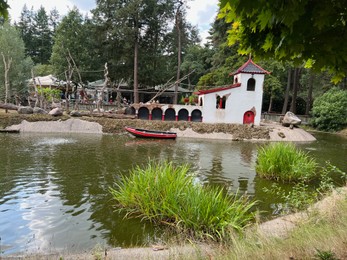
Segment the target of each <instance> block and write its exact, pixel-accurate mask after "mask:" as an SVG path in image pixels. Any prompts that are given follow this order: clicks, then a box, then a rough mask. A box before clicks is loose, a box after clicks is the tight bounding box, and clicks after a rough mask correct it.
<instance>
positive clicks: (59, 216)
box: [0, 134, 347, 254]
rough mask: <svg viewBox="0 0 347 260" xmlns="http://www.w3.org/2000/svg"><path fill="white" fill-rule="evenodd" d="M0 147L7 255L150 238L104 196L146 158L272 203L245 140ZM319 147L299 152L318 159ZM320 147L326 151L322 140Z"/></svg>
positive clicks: (120, 139) (99, 139) (43, 138)
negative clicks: (185, 166)
mask: <svg viewBox="0 0 347 260" xmlns="http://www.w3.org/2000/svg"><path fill="white" fill-rule="evenodd" d="M327 142H331V140H330V141H327ZM338 142H339V143H341V142H340V141H339V140H338ZM0 144H1V146H0V234H1V241H2V245H3V248H4V245H5V246H6V250H5V254H10V253H15V252H31V251H35V252H37V251H40V250H44V251H46V252H47V250H51V251H54V250H68V251H69V252H73V251H82V250H88V249H91V248H93V247H94V246H95V244H97V243H100V244H103V245H110V246H129V245H131V246H136V245H142V244H143V243H145V242H146V241H148V240H150V239H155V238H156V231H155V229H154V227H153V226H151V225H150V224H148V223H144V222H140V221H139V220H137V219H130V220H124V219H123V215H119V214H118V213H117V212H115V211H114V210H115V207H114V206H115V205H114V202H113V201H112V198H111V196H110V194H109V192H108V189H109V187H111V186H113V185H114V182H115V181H117V180H119V178H120V176H121V175H126V174H129V170H130V169H132V168H133V167H134V166H135V165H145V164H147V163H148V160H149V159H153V160H159V159H160V160H170V161H173V162H174V163H176V164H183V163H188V164H190V165H191V167H192V171H195V172H196V173H197V176H198V180H199V181H201V182H202V183H204V184H206V185H223V186H225V187H227V188H228V189H229V190H230V191H232V192H235V191H239V192H240V193H246V192H247V193H248V194H251V195H254V196H255V198H256V199H258V200H260V201H263V202H264V203H262V204H261V205H260V206H261V207H262V209H264V210H267V211H269V212H271V203H273V202H276V198H272V197H271V196H268V195H267V194H264V192H263V190H262V189H263V187H268V186H269V185H271V182H269V181H266V180H259V179H258V178H256V176H255V172H254V169H253V167H254V164H255V160H256V149H257V146H258V145H259V144H254V143H250V142H232V141H218V140H197V139H195V140H189V139H177V140H176V141H172V140H164V141H153V140H148V141H143V140H137V139H131V138H129V137H128V136H125V135H123V136H115V135H103V136H101V135H62V134H60V135H56V134H55V135H53V134H52V135H49V134H45V135H41V134H21V135H16V136H14V135H0ZM319 145H321V143H320V142H317V143H315V144H303V145H301V146H302V148H304V149H306V148H307V149H310V151H312V152H314V153H315V156H317V157H319V156H321V152H322V149H321V147H320V146H319ZM343 145H344V146H343ZM323 146H324V147H328V148H329V146H328V145H327V144H326V143H325V141H323ZM342 147H343V148H342V150H341V146H340V149H339V151H338V154H337V155H334V156H333V157H334V158H333V159H334V160H335V161H336V160H338V158H341V151H346V149H347V147H346V143H344V144H342ZM324 153H325V152H323V154H324ZM326 153H328V154H329V153H331V152H329V151H327V152H326ZM324 156H325V157H327V154H325V155H324ZM344 159H345V158H344ZM343 163H345V161H344V162H343Z"/></svg>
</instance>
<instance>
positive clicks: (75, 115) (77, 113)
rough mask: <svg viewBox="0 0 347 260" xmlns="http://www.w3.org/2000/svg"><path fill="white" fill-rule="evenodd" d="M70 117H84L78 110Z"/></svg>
mask: <svg viewBox="0 0 347 260" xmlns="http://www.w3.org/2000/svg"><path fill="white" fill-rule="evenodd" d="M70 116H74V117H80V116H82V115H81V113H80V112H79V111H76V110H72V111H71V112H70Z"/></svg>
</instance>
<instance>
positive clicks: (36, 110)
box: [33, 107, 47, 114]
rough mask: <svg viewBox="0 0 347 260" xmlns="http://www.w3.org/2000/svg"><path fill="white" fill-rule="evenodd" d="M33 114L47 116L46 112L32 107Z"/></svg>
mask: <svg viewBox="0 0 347 260" xmlns="http://www.w3.org/2000/svg"><path fill="white" fill-rule="evenodd" d="M33 112H34V114H47V111H46V110H44V109H42V108H40V107H34V109H33Z"/></svg>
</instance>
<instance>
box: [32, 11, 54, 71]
mask: <svg viewBox="0 0 347 260" xmlns="http://www.w3.org/2000/svg"><path fill="white" fill-rule="evenodd" d="M33 46H34V48H35V51H34V53H32V56H31V57H32V59H33V61H34V62H35V64H38V63H40V64H47V63H49V59H50V57H51V53H52V32H51V30H50V28H49V20H48V15H47V13H46V10H45V9H44V8H43V7H42V6H41V7H40V9H39V10H38V11H37V13H36V15H35V16H34V30H33Z"/></svg>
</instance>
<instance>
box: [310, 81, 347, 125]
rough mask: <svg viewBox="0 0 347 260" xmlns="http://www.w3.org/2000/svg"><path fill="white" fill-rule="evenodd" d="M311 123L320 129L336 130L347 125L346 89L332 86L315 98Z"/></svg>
mask: <svg viewBox="0 0 347 260" xmlns="http://www.w3.org/2000/svg"><path fill="white" fill-rule="evenodd" d="M312 116H313V117H312V119H311V124H312V126H313V127H315V128H317V129H318V130H322V131H338V130H341V129H342V128H344V127H345V126H346V125H347V91H345V90H341V89H338V88H332V89H331V90H329V91H328V92H326V93H325V94H324V95H322V96H320V97H318V98H316V100H315V101H314V103H313V108H312Z"/></svg>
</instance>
